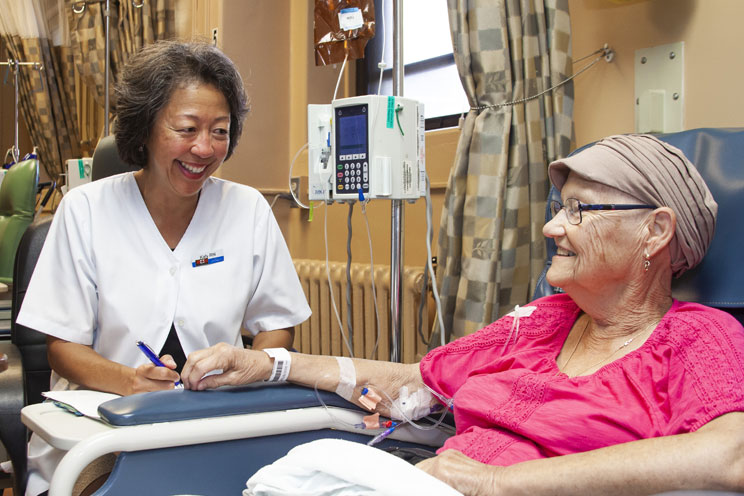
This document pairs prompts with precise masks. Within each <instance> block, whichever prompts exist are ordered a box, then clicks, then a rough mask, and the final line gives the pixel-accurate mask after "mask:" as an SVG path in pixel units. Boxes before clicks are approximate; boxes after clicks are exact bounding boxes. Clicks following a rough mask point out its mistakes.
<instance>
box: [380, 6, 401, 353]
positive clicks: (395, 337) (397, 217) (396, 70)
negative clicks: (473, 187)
mask: <svg viewBox="0 0 744 496" xmlns="http://www.w3.org/2000/svg"><path fill="white" fill-rule="evenodd" d="M383 15H384V14H383ZM403 76H404V64H403V0H393V96H403ZM393 166H394V167H398V166H400V164H394V165H393ZM390 208H391V215H390V333H391V342H390V361H391V362H400V361H401V329H400V328H401V323H402V320H401V313H400V310H401V303H402V294H401V291H400V288H401V287H402V281H403V225H404V222H403V221H404V218H403V213H404V212H403V200H393V201H392V204H391V207H390Z"/></svg>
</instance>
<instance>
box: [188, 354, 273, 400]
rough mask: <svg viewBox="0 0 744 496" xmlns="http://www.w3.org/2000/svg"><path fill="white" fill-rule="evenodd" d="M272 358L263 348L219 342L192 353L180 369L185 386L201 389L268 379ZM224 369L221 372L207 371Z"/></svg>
mask: <svg viewBox="0 0 744 496" xmlns="http://www.w3.org/2000/svg"><path fill="white" fill-rule="evenodd" d="M271 367H272V361H271V358H269V355H267V354H266V353H264V352H263V351H255V350H246V349H243V348H236V347H235V346H231V345H229V344H227V343H218V344H216V345H214V346H211V347H209V348H206V349H203V350H199V351H195V352H194V353H191V354H190V355H189V357H188V360H186V365H184V366H183V371H182V372H181V380H182V381H183V385H184V387H185V388H186V389H194V390H197V391H201V390H204V389H212V388H216V387H219V386H227V385H230V386H237V385H240V384H249V383H251V382H258V381H265V380H267V379H268V378H269V376H270V375H271ZM214 370H222V372H221V373H218V374H211V375H209V376H207V377H204V376H205V375H206V374H207V373H209V372H212V371H214Z"/></svg>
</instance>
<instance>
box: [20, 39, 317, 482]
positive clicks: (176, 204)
mask: <svg viewBox="0 0 744 496" xmlns="http://www.w3.org/2000/svg"><path fill="white" fill-rule="evenodd" d="M116 96H117V99H116V117H117V119H116V123H115V133H116V143H117V147H118V150H119V154H120V156H121V158H122V160H123V161H125V162H127V163H129V164H132V165H135V166H139V167H142V169H141V170H139V171H137V172H134V173H125V174H120V175H117V176H113V177H109V178H106V179H101V180H99V181H95V182H93V183H90V184H88V185H85V186H80V187H78V188H76V189H73V190H71V191H70V192H69V193H68V194H67V195H65V197H64V198H63V200H62V202H61V204H60V206H59V209H58V210H57V213H56V215H55V217H54V221H53V222H52V225H51V227H50V231H49V235H48V237H47V239H46V243H45V245H44V249H43V251H42V253H41V255H40V258H39V261H38V265H37V266H36V269H35V272H34V274H33V278H32V279H31V282H30V286H29V288H28V293H27V294H26V297H25V299H24V301H23V307H22V309H21V312H20V314H19V316H18V323H19V324H23V325H25V326H27V327H30V328H33V329H36V330H38V331H40V332H43V333H46V334H47V335H48V338H47V345H48V356H49V363H50V364H51V366H52V369H53V372H52V380H51V387H52V388H53V389H55V390H59V389H67V388H77V387H82V388H85V389H95V390H100V391H108V392H113V393H118V394H122V395H129V394H133V393H138V392H145V391H155V390H162V389H173V387H174V384H175V382H176V381H178V380H179V373H178V371H179V370H180V369H181V367H182V366H183V365H184V363H185V361H186V355H187V354H189V353H192V352H194V351H196V350H199V349H202V348H206V347H208V346H211V345H214V344H216V343H228V344H229V345H230V346H240V345H241V343H242V340H241V326H242V327H244V328H245V329H247V330H248V331H250V332H251V333H252V334H254V339H253V347H254V348H255V349H265V348H276V347H289V346H291V344H292V340H293V330H292V329H293V326H295V325H297V324H299V323H301V322H303V321H304V320H305V319H307V317H308V316H309V315H310V309H309V307H308V305H307V302H306V300H305V296H304V293H303V291H302V287H301V286H300V283H299V279H298V277H297V273H296V272H295V269H294V265H293V264H292V260H291V258H290V255H289V251H288V250H287V247H286V244H285V243H284V239H283V237H282V234H281V232H280V230H279V227H278V225H277V223H276V220H275V219H274V217H273V215H272V213H271V209H270V208H269V205H268V203H267V202H266V201H265V200H264V198H263V196H262V195H261V194H260V193H259V192H258V191H256V190H255V189H253V188H250V187H248V186H244V185H239V184H235V183H231V182H228V181H223V180H220V179H215V178H213V177H211V176H212V174H214V172H215V171H216V170H217V169H218V168H219V167H220V165H222V163H223V162H224V161H225V160H226V159H228V158H229V157H230V156H231V155H232V153H233V151H234V149H235V146H236V145H237V143H238V139H239V138H240V135H241V132H242V129H243V119H244V118H245V115H246V113H247V98H246V95H245V91H244V89H243V82H242V79H241V77H240V74H239V72H238V70H237V68H236V67H235V65H234V64H233V63H232V62H231V61H230V60H229V59H228V58H227V57H226V56H225V55H224V54H223V53H222V52H220V51H219V49H217V48H215V47H213V46H212V45H209V44H206V43H204V44H203V43H179V42H160V43H156V44H153V45H149V46H147V47H145V48H144V49H143V50H141V51H140V52H139V53H138V54H137V55H135V56H134V57H133V58H132V59H131V60H130V61H129V63H128V64H127V66H126V67H125V69H124V72H123V74H122V75H121V77H120V78H119V83H118V84H117V86H116ZM140 340H141V341H145V342H146V343H147V344H149V345H150V346H151V347H152V349H153V350H154V351H155V353H157V354H158V355H160V356H161V357H162V362H163V363H164V364H165V365H166V366H165V367H156V366H155V365H153V364H152V363H150V361H149V360H148V359H147V357H146V356H145V355H144V354H143V353H142V352H141V351H140V350H139V349H138V348H137V346H136V345H135V343H136V342H137V341H140ZM59 455H60V453H59V452H56V451H55V450H53V449H52V448H51V447H50V446H49V445H47V444H46V443H44V442H43V441H42V440H41V439H40V438H38V437H37V436H34V437H33V438H32V441H31V445H30V448H29V468H30V478H29V482H28V491H27V492H28V494H38V493H39V492H41V491H44V490H45V489H46V488H47V487H48V482H47V481H48V480H49V479H50V478H51V475H52V472H53V470H54V467H55V466H56V459H58V457H59Z"/></svg>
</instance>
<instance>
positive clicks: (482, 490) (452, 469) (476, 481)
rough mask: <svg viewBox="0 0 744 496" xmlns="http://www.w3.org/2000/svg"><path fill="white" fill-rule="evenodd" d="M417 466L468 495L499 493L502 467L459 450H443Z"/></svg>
mask: <svg viewBox="0 0 744 496" xmlns="http://www.w3.org/2000/svg"><path fill="white" fill-rule="evenodd" d="M416 467H417V468H420V469H421V470H423V471H424V472H426V473H428V474H429V475H433V476H434V477H436V478H437V479H439V480H441V481H443V482H445V483H446V484H448V485H449V486H452V487H453V488H455V489H457V490H458V491H460V492H461V493H463V494H465V495H467V496H478V495H486V494H488V495H494V494H499V491H498V488H499V484H498V476H499V474H500V473H501V470H503V469H502V467H495V466H492V465H486V464H485V463H481V462H478V461H476V460H473V459H472V458H469V457H467V456H465V455H463V454H462V453H461V452H459V451H457V450H453V449H450V450H447V451H443V452H442V453H441V454H440V455H437V456H435V457H433V458H428V459H426V460H423V461H421V462H419V463H417V464H416Z"/></svg>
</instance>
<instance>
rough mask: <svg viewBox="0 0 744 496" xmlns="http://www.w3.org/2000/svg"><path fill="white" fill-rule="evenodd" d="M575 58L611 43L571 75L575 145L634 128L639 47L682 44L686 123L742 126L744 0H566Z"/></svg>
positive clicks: (688, 124)
mask: <svg viewBox="0 0 744 496" xmlns="http://www.w3.org/2000/svg"><path fill="white" fill-rule="evenodd" d="M568 4H569V8H570V11H571V27H572V30H573V54H574V58H579V57H581V56H583V55H586V54H588V53H591V52H592V51H594V50H596V49H597V48H598V47H600V46H602V45H603V44H604V43H608V44H609V45H610V46H611V47H612V48H614V49H615V54H616V55H615V59H614V61H613V62H612V63H610V64H606V63H605V62H604V61H602V62H600V63H599V64H598V65H597V66H596V67H594V68H592V69H590V70H589V71H588V72H586V73H584V74H582V75H581V76H579V77H578V78H577V79H576V84H575V91H576V102H575V113H574V121H575V125H576V144H577V145H579V146H580V145H583V144H586V143H589V142H591V141H594V140H597V139H599V138H601V137H603V136H607V135H610V134H616V133H627V132H632V131H634V122H635V120H634V103H635V102H634V71H633V57H634V52H635V50H637V49H639V48H647V47H653V46H657V45H664V44H667V43H674V42H678V41H682V42H684V44H685V74H684V86H685V110H684V118H683V125H684V128H685V129H691V128H696V127H728V126H734V127H738V126H743V125H744V118H743V116H744V98H742V97H741V93H740V90H739V88H740V81H741V79H742V76H744V64H743V63H742V62H744V54H743V52H742V50H741V45H742V41H744V31H743V30H742V27H741V22H742V19H744V2H743V1H741V0H639V1H631V2H612V1H610V0H569V2H568Z"/></svg>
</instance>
